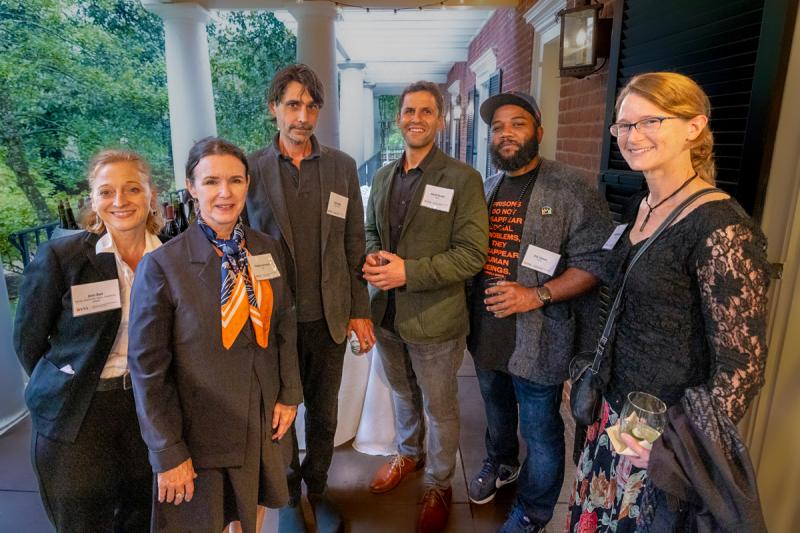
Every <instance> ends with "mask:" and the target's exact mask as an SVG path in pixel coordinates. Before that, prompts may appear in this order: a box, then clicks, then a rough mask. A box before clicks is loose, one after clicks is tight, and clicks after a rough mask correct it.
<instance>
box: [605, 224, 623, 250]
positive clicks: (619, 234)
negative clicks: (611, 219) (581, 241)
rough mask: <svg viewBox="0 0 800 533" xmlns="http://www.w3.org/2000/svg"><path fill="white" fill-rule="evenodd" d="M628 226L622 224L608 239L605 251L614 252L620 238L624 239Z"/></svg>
mask: <svg viewBox="0 0 800 533" xmlns="http://www.w3.org/2000/svg"><path fill="white" fill-rule="evenodd" d="M627 227H628V225H627V224H620V225H619V226H617V227H616V228H614V231H612V232H611V236H610V237H609V238H608V240H607V241H606V243H605V244H604V245H603V250H613V249H614V247H615V246H616V245H617V241H619V238H620V237H622V234H623V233H625V228H627Z"/></svg>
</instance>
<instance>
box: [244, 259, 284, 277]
mask: <svg viewBox="0 0 800 533" xmlns="http://www.w3.org/2000/svg"><path fill="white" fill-rule="evenodd" d="M247 260H248V261H249V262H250V268H251V269H252V270H253V276H255V278H256V280H257V281H262V280H265V279H275V278H277V277H280V275H281V273H280V272H278V265H276V264H275V260H274V259H273V258H272V254H261V255H250V256H248V257H247Z"/></svg>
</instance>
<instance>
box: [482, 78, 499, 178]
mask: <svg viewBox="0 0 800 533" xmlns="http://www.w3.org/2000/svg"><path fill="white" fill-rule="evenodd" d="M502 84H503V71H502V69H500V70H498V71H497V73H496V74H494V75H493V76H492V77H491V78H489V96H488V97H492V96H494V95H496V94H500V91H501V90H502ZM491 146H492V133H491V132H487V134H486V168H485V172H486V173H485V174H484V175H483V176H484V178H488V177H489V176H491V175H492V174H494V173H495V172H497V169H496V168H494V165H493V164H492V156H491V155H490V154H491V153H492V152H491V150H490V148H491Z"/></svg>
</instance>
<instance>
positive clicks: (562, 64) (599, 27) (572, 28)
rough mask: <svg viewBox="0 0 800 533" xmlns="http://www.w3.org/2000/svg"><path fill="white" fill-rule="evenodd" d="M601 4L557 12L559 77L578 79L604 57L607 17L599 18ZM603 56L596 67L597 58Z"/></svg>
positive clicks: (608, 29) (608, 34)
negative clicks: (558, 22)
mask: <svg viewBox="0 0 800 533" xmlns="http://www.w3.org/2000/svg"><path fill="white" fill-rule="evenodd" d="M601 9H603V5H602V4H591V5H584V6H580V7H575V8H572V9H565V10H563V11H561V12H559V16H560V17H561V43H560V45H561V46H560V47H559V48H560V49H559V68H560V70H561V77H565V76H570V77H574V78H582V77H584V76H588V75H589V74H592V73H594V72H596V71H597V70H599V69H600V68H602V67H603V65H605V63H606V60H607V59H608V55H609V49H610V46H611V24H612V21H611V19H601V18H600V10H601ZM600 58H603V62H602V64H601V65H600V66H599V67H598V60H599V59H600Z"/></svg>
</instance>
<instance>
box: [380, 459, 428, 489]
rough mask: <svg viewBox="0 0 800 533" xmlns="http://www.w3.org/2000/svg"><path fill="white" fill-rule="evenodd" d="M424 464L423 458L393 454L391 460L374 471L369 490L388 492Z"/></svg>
mask: <svg viewBox="0 0 800 533" xmlns="http://www.w3.org/2000/svg"><path fill="white" fill-rule="evenodd" d="M424 464H425V460H424V459H420V460H419V461H415V460H414V459H412V458H411V457H407V456H405V455H395V456H394V457H392V460H391V461H389V462H388V463H385V464H384V465H383V466H381V467H380V468H379V469H378V471H377V472H375V477H373V478H372V483H370V484H369V490H370V492H372V493H374V494H381V493H383V492H389V491H390V490H392V489H393V488H395V487H396V486H397V485H399V484H400V482H401V481H403V478H404V477H406V476H407V475H409V474H411V473H412V472H416V471H417V470H419V469H420V468H422V466H423V465H424Z"/></svg>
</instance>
